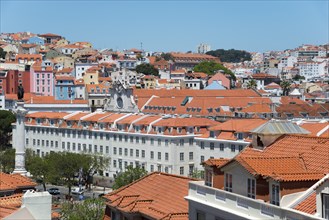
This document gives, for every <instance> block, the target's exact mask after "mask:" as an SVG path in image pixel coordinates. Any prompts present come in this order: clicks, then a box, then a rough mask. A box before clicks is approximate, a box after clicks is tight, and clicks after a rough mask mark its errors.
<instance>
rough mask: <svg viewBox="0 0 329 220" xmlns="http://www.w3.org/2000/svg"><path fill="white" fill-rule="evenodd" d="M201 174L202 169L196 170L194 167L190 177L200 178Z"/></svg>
mask: <svg viewBox="0 0 329 220" xmlns="http://www.w3.org/2000/svg"><path fill="white" fill-rule="evenodd" d="M203 175H204V171H203V170H198V168H194V169H193V172H192V173H191V174H190V177H191V178H194V179H202V178H203Z"/></svg>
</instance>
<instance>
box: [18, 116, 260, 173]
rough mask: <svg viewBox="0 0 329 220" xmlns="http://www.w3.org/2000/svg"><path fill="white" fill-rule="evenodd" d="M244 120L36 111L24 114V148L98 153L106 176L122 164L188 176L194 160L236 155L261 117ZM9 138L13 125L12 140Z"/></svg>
mask: <svg viewBox="0 0 329 220" xmlns="http://www.w3.org/2000/svg"><path fill="white" fill-rule="evenodd" d="M237 121H239V120H237ZM247 121H249V123H246V122H247ZM256 121H257V122H256ZM246 122H245V123H240V127H239V126H237V122H232V123H231V122H230V123H227V124H225V123H223V124H221V126H219V127H218V126H215V125H218V124H219V123H218V122H215V121H213V120H210V119H205V118H189V117H188V118H175V117H168V116H155V115H144V114H132V113H113V112H102V111H96V112H94V113H90V112H75V113H64V112H36V113H32V114H28V115H27V116H26V148H30V149H32V150H33V151H34V152H35V154H37V155H40V156H44V155H46V154H48V153H50V152H52V151H53V152H59V151H69V152H75V153H83V152H85V153H99V154H102V155H104V156H107V157H110V158H111V164H110V165H109V168H108V169H107V170H105V172H104V173H105V175H106V176H110V177H113V176H115V175H116V174H117V173H118V172H121V171H124V169H125V167H126V166H128V165H133V166H138V165H139V166H142V167H144V168H145V169H146V170H147V171H149V172H152V171H162V172H167V173H172V174H178V175H184V176H188V175H189V174H191V173H192V172H194V171H195V170H196V169H198V170H202V166H201V165H200V163H201V162H203V161H205V160H207V159H209V158H219V157H225V158H232V157H234V156H236V155H237V154H238V153H239V152H240V151H241V150H242V149H243V148H244V147H245V146H246V145H248V144H249V143H250V139H249V138H248V132H249V131H250V128H252V127H255V126H257V125H260V124H262V123H265V120H256V119H251V120H246ZM232 124H234V126H233V127H234V128H230V127H231V126H230V125H232ZM251 124H254V126H252V125H251ZM255 124H256V125H255ZM210 127H213V128H212V129H210V130H211V131H208V129H209V128H210ZM243 127H245V128H247V127H248V128H247V129H245V128H243ZM222 129H228V131H225V132H224V131H221V130H222ZM228 134H229V135H228ZM15 136H16V127H15V126H14V128H13V137H14V138H13V141H15Z"/></svg>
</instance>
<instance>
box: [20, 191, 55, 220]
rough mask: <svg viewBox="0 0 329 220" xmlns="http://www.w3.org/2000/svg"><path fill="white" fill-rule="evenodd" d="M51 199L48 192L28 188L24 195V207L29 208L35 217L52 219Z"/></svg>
mask: <svg viewBox="0 0 329 220" xmlns="http://www.w3.org/2000/svg"><path fill="white" fill-rule="evenodd" d="M51 199H52V196H51V195H50V194H49V193H48V192H35V191H33V190H28V191H27V192H26V193H25V194H24V195H23V197H22V207H21V208H27V209H28V210H29V211H30V213H31V214H32V215H33V216H34V219H45V220H46V219H49V220H50V219H51Z"/></svg>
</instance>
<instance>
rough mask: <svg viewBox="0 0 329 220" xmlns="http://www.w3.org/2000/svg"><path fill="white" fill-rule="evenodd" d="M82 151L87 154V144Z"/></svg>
mask: <svg viewBox="0 0 329 220" xmlns="http://www.w3.org/2000/svg"><path fill="white" fill-rule="evenodd" d="M82 149H83V152H87V145H86V144H83V145H82Z"/></svg>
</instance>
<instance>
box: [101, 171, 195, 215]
mask: <svg viewBox="0 0 329 220" xmlns="http://www.w3.org/2000/svg"><path fill="white" fill-rule="evenodd" d="M191 180H193V179H190V178H186V177H182V176H176V175H171V174H165V173H159V172H154V173H151V174H149V175H147V176H145V177H143V178H141V179H139V180H137V181H135V182H133V183H131V184H129V185H127V186H124V187H122V188H120V189H118V190H116V191H114V192H111V193H109V194H107V195H105V196H104V197H105V198H106V199H107V200H108V202H107V205H108V206H110V207H115V208H117V209H119V210H123V211H125V212H126V213H139V214H141V215H146V216H149V217H150V218H153V219H176V218H177V219H184V220H185V219H188V202H187V201H186V200H185V199H184V197H185V196H187V194H188V183H189V181H191Z"/></svg>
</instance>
